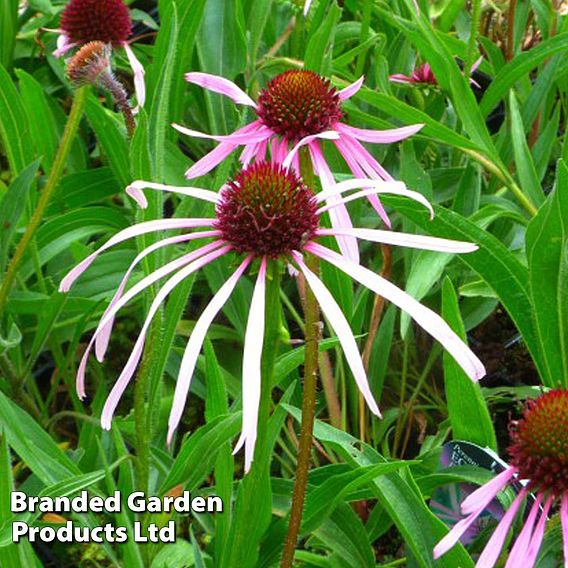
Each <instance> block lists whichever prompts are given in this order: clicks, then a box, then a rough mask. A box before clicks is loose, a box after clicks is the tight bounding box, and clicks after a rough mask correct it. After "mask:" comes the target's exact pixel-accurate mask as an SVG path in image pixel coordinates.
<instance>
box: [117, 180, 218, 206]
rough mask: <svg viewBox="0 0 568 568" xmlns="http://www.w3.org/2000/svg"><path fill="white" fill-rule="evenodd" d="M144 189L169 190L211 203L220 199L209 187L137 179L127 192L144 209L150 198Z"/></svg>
mask: <svg viewBox="0 0 568 568" xmlns="http://www.w3.org/2000/svg"><path fill="white" fill-rule="evenodd" d="M142 189H153V190H155V191H168V192H170V193H178V194H179V195H186V196H187V197H193V198H195V199H202V200H203V201H209V202H210V203H217V202H218V201H219V194H218V193H216V192H214V191H211V190H209V189H201V188H200V187H178V186H173V185H165V184H163V183H153V182H151V181H144V180H136V181H133V182H132V183H131V184H130V185H129V186H128V187H127V188H126V193H127V194H128V195H130V197H132V199H134V201H136V203H138V205H139V206H140V207H141V208H142V209H146V207H148V200H147V199H146V196H145V195H144V192H143V191H142Z"/></svg>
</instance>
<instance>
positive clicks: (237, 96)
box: [185, 71, 256, 107]
mask: <svg viewBox="0 0 568 568" xmlns="http://www.w3.org/2000/svg"><path fill="white" fill-rule="evenodd" d="M185 80H186V81H187V82H188V83H193V84H194V85H199V86H200V87H203V88H204V89H207V90H209V91H213V92H214V93H219V94H221V95H225V96H226V97H229V98H230V99H231V100H232V101H234V102H235V103H237V104H238V105H247V106H251V107H256V103H255V102H254V101H253V100H252V99H251V98H250V97H249V96H248V95H247V94H246V93H245V92H244V91H243V90H242V89H241V88H240V87H238V86H237V85H235V83H233V82H232V81H229V79H225V77H219V76H218V75H210V74H209V73H200V72H197V71H196V72H192V73H186V74H185Z"/></svg>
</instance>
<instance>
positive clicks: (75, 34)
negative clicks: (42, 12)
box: [61, 0, 132, 44]
mask: <svg viewBox="0 0 568 568" xmlns="http://www.w3.org/2000/svg"><path fill="white" fill-rule="evenodd" d="M61 29H62V30H63V31H64V32H65V34H66V35H67V36H68V37H69V38H70V39H71V41H74V42H77V43H85V42H88V41H95V40H98V41H102V42H105V43H114V44H121V43H123V42H125V41H126V40H127V39H128V38H129V36H130V33H131V31H132V21H131V19H130V13H129V12H128V8H127V7H126V5H125V4H124V3H123V2H122V0H71V1H70V2H69V4H67V6H65V9H64V10H63V14H62V16H61Z"/></svg>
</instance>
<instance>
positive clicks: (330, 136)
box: [282, 130, 339, 168]
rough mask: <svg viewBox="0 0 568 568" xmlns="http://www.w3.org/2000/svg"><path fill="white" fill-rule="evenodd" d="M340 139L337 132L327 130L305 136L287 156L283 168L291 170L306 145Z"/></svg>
mask: <svg viewBox="0 0 568 568" xmlns="http://www.w3.org/2000/svg"><path fill="white" fill-rule="evenodd" d="M338 138H339V134H338V133H337V132H335V130H326V131H325V132H320V133H319V134H310V136H305V137H304V138H302V139H301V140H300V141H299V142H298V143H297V144H296V145H295V146H294V147H293V148H292V149H291V150H290V153H289V154H288V155H287V156H286V159H285V160H284V161H283V162H282V167H284V168H289V167H290V165H291V164H292V162H293V160H294V159H295V157H296V154H297V153H298V152H299V150H300V148H301V147H302V146H305V145H306V144H310V142H313V141H314V140H337V139H338Z"/></svg>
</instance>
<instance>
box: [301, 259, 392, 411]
mask: <svg viewBox="0 0 568 568" xmlns="http://www.w3.org/2000/svg"><path fill="white" fill-rule="evenodd" d="M293 256H294V260H295V261H296V263H297V265H298V266H299V267H300V270H301V271H302V272H303V273H304V276H305V277H306V281H307V282H308V285H309V286H310V288H311V289H312V292H313V293H314V296H315V297H316V299H317V301H318V303H319V305H320V307H321V309H322V312H323V313H324V314H325V317H326V318H327V319H328V321H329V323H330V325H331V327H332V328H333V330H334V331H335V333H336V335H337V337H338V339H339V342H340V343H341V347H342V348H343V352H344V353H345V358H346V359H347V362H348V363H349V367H350V369H351V372H352V373H353V377H354V378H355V382H356V383H357V386H358V387H359V390H360V391H361V394H362V395H363V397H364V398H365V401H366V402H367V405H368V406H369V409H370V410H371V412H373V414H375V415H377V416H381V413H380V411H379V407H378V406H377V403H376V402H375V399H374V397H373V394H372V393H371V388H370V387H369V382H368V380H367V373H365V368H364V366H363V361H362V359H361V355H360V354H359V349H358V347H357V343H356V342H355V338H354V337H353V332H352V331H351V327H350V326H349V322H348V321H347V318H346V317H345V316H344V315H343V312H342V311H341V308H340V307H339V306H338V305H337V302H336V301H335V300H334V298H333V296H332V295H331V293H330V292H329V290H328V289H327V288H326V287H325V285H324V284H323V282H322V281H321V280H320V279H319V278H318V277H317V276H316V275H315V274H314V273H313V272H312V271H311V270H310V269H309V268H308V267H307V266H306V265H305V264H304V261H303V259H302V255H301V254H299V253H297V252H295V253H293Z"/></svg>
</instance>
